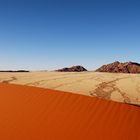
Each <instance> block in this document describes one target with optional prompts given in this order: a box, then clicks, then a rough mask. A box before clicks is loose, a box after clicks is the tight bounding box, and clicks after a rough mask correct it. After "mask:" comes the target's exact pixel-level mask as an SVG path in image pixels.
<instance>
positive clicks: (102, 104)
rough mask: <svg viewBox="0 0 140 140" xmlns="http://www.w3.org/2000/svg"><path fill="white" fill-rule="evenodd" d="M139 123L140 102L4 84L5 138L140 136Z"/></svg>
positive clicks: (0, 114) (0, 135) (0, 116)
mask: <svg viewBox="0 0 140 140" xmlns="http://www.w3.org/2000/svg"><path fill="white" fill-rule="evenodd" d="M139 124H140V108H139V107H137V106H132V105H128V104H123V103H117V102H113V101H108V100H102V99H99V98H96V97H93V98H91V97H88V96H84V95H78V94H70V93H66V92H61V91H55V90H49V89H42V88H36V87H28V86H21V85H13V84H0V139H1V140H93V139H95V140H140V134H139V132H140V125H139Z"/></svg>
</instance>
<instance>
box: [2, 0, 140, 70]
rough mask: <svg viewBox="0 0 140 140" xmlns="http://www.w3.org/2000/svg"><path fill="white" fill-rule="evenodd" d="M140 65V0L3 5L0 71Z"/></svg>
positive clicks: (27, 0)
mask: <svg viewBox="0 0 140 140" xmlns="http://www.w3.org/2000/svg"><path fill="white" fill-rule="evenodd" d="M115 60H119V61H130V60H131V61H136V62H140V1H139V0H0V69H31V70H39V69H49V70H50V69H56V68H61V67H64V66H71V65H83V66H85V67H86V68H88V69H95V68H97V67H98V66H100V65H102V64H104V63H110V62H112V61H115Z"/></svg>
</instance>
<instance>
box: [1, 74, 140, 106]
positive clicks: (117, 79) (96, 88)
mask: <svg viewBox="0 0 140 140" xmlns="http://www.w3.org/2000/svg"><path fill="white" fill-rule="evenodd" d="M0 82H2V83H15V84H21V85H28V86H36V87H43V88H49V89H55V90H61V91H68V92H73V93H79V94H84V95H87V96H97V97H99V98H103V99H109V100H110V99H111V100H114V101H119V102H124V103H130V104H136V105H140V74H122V73H119V74H117V73H99V72H80V73H76V72H29V73H7V72H5V73H0Z"/></svg>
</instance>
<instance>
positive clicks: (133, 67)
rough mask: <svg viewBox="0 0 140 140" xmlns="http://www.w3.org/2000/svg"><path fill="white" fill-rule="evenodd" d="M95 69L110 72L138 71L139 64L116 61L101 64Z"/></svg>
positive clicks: (139, 71)
mask: <svg viewBox="0 0 140 140" xmlns="http://www.w3.org/2000/svg"><path fill="white" fill-rule="evenodd" d="M96 71H97V72H112V73H140V64H138V63H135V62H131V61H130V62H125V63H121V62H119V61H116V62H114V63H111V64H107V65H103V66H101V67H100V68H98V69H97V70H96Z"/></svg>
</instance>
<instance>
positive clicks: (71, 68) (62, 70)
mask: <svg viewBox="0 0 140 140" xmlns="http://www.w3.org/2000/svg"><path fill="white" fill-rule="evenodd" d="M56 71H58V72H83V71H87V69H85V68H84V67H82V66H73V67H69V68H63V69H58V70H56Z"/></svg>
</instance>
